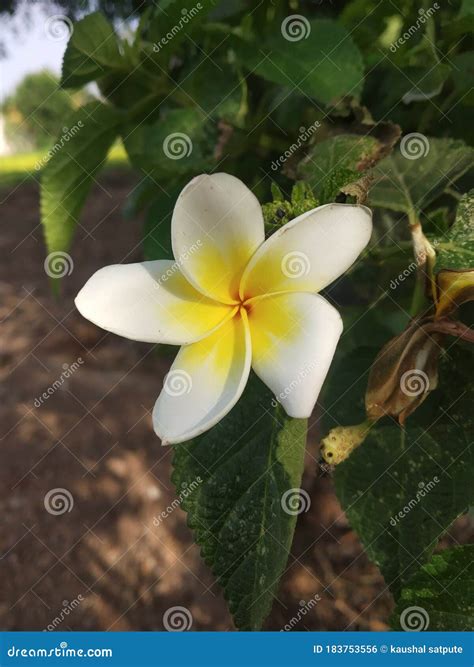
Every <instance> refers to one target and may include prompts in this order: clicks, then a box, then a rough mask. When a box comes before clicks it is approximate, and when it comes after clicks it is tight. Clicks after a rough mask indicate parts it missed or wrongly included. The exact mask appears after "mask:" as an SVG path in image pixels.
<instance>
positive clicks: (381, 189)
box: [369, 133, 473, 213]
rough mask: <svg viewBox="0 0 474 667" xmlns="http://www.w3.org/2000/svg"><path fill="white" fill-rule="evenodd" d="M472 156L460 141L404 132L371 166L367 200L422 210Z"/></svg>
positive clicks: (465, 167) (400, 208)
mask: <svg viewBox="0 0 474 667" xmlns="http://www.w3.org/2000/svg"><path fill="white" fill-rule="evenodd" d="M472 160H473V151H472V149H471V148H469V147H468V146H466V145H465V144H464V143H463V142H462V141H455V140H453V139H437V138H434V137H426V136H424V135H423V134H420V133H413V134H408V135H405V137H403V139H402V141H401V142H400V145H399V146H398V148H397V149H396V150H395V151H394V153H393V154H392V155H390V156H389V157H387V158H385V160H383V161H382V162H380V164H378V165H377V167H376V168H375V170H374V173H375V176H376V178H377V181H376V183H375V184H374V186H373V187H372V189H371V191H370V197H369V200H370V203H371V204H372V205H373V206H381V207H383V208H389V209H392V210H393V211H403V212H404V213H408V212H409V211H411V210H422V209H423V208H425V207H426V206H428V205H429V204H430V203H431V202H433V201H434V200H435V199H436V198H437V197H439V196H440V195H441V194H442V193H443V192H444V190H445V189H446V188H447V187H448V186H451V185H452V183H453V182H454V181H456V180H457V179H458V178H460V177H461V176H462V175H463V174H464V173H465V172H466V171H467V170H468V169H469V168H470V167H471V166H472V164H473V161H472Z"/></svg>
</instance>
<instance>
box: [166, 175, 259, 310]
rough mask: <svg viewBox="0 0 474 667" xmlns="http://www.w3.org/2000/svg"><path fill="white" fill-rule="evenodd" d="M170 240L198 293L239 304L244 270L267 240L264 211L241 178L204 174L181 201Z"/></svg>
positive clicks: (190, 185)
mask: <svg viewBox="0 0 474 667" xmlns="http://www.w3.org/2000/svg"><path fill="white" fill-rule="evenodd" d="M171 235H172V241H173V252H174V256H175V258H176V260H177V261H178V262H179V264H180V266H181V267H182V271H183V273H184V274H185V275H186V277H187V278H188V280H189V281H190V282H191V283H192V284H193V285H194V286H195V287H196V289H198V290H201V291H202V292H203V294H206V295H207V296H209V297H212V298H214V299H217V300H218V301H222V302H224V303H235V302H236V301H237V300H238V294H239V283H240V278H241V276H242V273H243V270H244V268H245V266H246V265H247V263H248V261H249V259H250V257H251V256H252V254H253V253H254V252H255V250H256V249H257V248H258V246H259V245H261V244H262V243H263V241H264V238H265V232H264V225H263V215H262V209H261V207H260V204H259V203H258V200H257V198H256V197H255V195H254V194H253V193H252V192H251V191H250V190H249V189H248V188H247V186H246V185H244V183H242V181H240V180H239V179H238V178H235V177H234V176H230V175H229V174H213V175H212V176H208V175H206V174H203V175H202V176H197V177H196V178H194V179H193V180H192V181H191V182H190V183H188V185H187V186H186V187H185V188H184V190H183V191H182V192H181V194H180V195H179V197H178V200H177V202H176V206H175V208H174V211H173V218H172V221H171Z"/></svg>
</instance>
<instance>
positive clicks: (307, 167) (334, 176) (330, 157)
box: [298, 134, 380, 204]
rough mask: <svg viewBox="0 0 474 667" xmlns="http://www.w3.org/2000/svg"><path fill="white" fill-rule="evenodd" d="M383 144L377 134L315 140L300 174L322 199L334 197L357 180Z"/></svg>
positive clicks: (339, 136) (303, 162)
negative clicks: (316, 141) (317, 141)
mask: <svg viewBox="0 0 474 667" xmlns="http://www.w3.org/2000/svg"><path fill="white" fill-rule="evenodd" d="M379 147H380V144H379V142H378V141H377V139H375V138H374V137H367V136H358V135H356V134H340V135H337V136H335V137H330V138H329V139H326V140H325V141H321V142H320V143H318V144H315V145H314V146H313V147H312V148H311V151H310V152H309V154H308V155H307V157H306V158H305V159H304V160H303V161H302V162H301V163H300V165H299V167H298V174H299V175H300V176H301V178H304V179H305V180H306V181H307V182H308V183H309V184H310V185H311V187H312V189H313V192H314V193H315V195H316V196H317V197H318V198H319V199H320V200H321V202H322V203H323V204H324V203H327V202H331V201H334V199H335V198H336V196H337V194H338V192H339V191H340V190H341V188H342V187H344V186H345V185H347V184H348V183H351V182H352V181H355V180H357V179H358V178H360V176H361V175H362V171H364V169H365V168H366V167H367V166H368V165H369V164H370V162H371V159H372V156H374V155H375V154H376V152H377V150H378V149H379Z"/></svg>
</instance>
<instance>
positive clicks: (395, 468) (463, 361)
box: [335, 351, 474, 595]
mask: <svg viewBox="0 0 474 667" xmlns="http://www.w3.org/2000/svg"><path fill="white" fill-rule="evenodd" d="M473 371H474V364H473V363H472V357H470V356H468V355H467V354H466V353H462V352H459V351H458V352H457V353H455V352H454V351H453V352H452V353H450V355H449V358H447V359H446V360H445V362H444V363H443V366H442V369H441V373H440V385H441V386H442V387H443V388H444V392H443V393H442V394H441V396H440V392H439V390H438V392H436V391H435V392H433V393H432V394H431V395H430V396H429V398H428V399H427V400H426V402H425V405H426V409H425V410H424V411H423V410H422V409H420V411H417V412H416V413H415V414H414V415H413V416H411V417H410V418H409V420H408V426H407V428H406V430H403V429H402V428H401V427H397V426H384V427H379V428H374V429H373V431H372V432H371V433H370V435H369V436H368V438H367V439H366V441H365V442H364V443H363V444H362V445H361V447H360V448H359V449H358V450H356V451H355V452H354V453H353V454H352V455H351V456H350V458H349V459H348V460H347V461H345V462H344V463H342V464H341V465H340V466H338V467H337V469H336V473H335V482H336V490H337V495H338V498H339V500H340V502H341V505H342V507H343V509H344V510H345V512H346V513H347V515H348V518H349V521H350V523H351V526H352V527H353V528H354V529H355V530H356V531H357V533H358V535H359V537H360V539H361V541H362V543H363V544H364V546H365V548H366V550H367V553H368V555H369V558H371V560H373V561H374V562H375V563H377V565H378V566H379V567H380V569H381V571H382V574H383V575H384V577H385V580H386V582H387V584H388V585H389V586H390V588H391V589H392V591H393V592H394V594H395V595H396V594H397V593H398V592H399V591H400V589H401V588H402V587H403V586H404V585H405V583H406V582H407V581H408V579H409V578H410V577H411V576H412V575H413V574H414V572H416V571H417V570H418V569H419V568H420V567H421V566H422V565H423V564H424V563H425V562H426V561H427V559H428V558H429V557H430V554H431V552H432V550H433V548H434V546H435V545H436V542H437V540H438V538H439V537H440V536H441V535H442V534H443V532H444V531H445V530H447V529H448V528H449V526H450V525H451V523H452V521H454V519H455V518H456V517H457V516H459V515H460V514H461V513H463V512H464V511H465V510H466V509H467V507H468V506H469V504H470V503H472V500H473V498H472V493H473V489H472V463H473V461H472V452H471V449H470V448H471V447H472V442H473V436H474V418H473V416H472V403H473V398H474V385H473V383H472V382H470V380H469V378H470V377H472V373H473ZM418 381H419V382H420V383H422V382H423V377H421V378H418ZM417 386H418V387H419V386H420V385H417ZM421 386H422V385H421ZM407 388H408V390H415V389H416V387H415V385H408V384H407ZM419 413H420V414H419ZM428 413H429V417H428ZM418 424H419V425H418ZM421 424H423V425H421Z"/></svg>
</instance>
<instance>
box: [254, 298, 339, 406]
mask: <svg viewBox="0 0 474 667" xmlns="http://www.w3.org/2000/svg"><path fill="white" fill-rule="evenodd" d="M250 304H251V305H250V308H249V315H248V318H249V326H250V335H251V339H252V367H253V369H254V371H255V372H256V374H257V375H258V376H259V378H260V379H261V380H263V382H265V384H266V385H267V386H268V387H269V388H270V389H271V390H272V391H273V392H274V393H275V396H276V398H277V400H278V401H279V402H280V403H281V404H282V406H283V407H284V409H285V411H286V412H287V414H288V415H290V417H309V416H310V414H311V412H312V410H313V408H314V405H315V403H316V400H317V398H318V395H319V392H320V390H321V387H322V385H323V382H324V379H325V377H326V374H327V372H328V370H329V366H330V364H331V361H332V358H333V355H334V351H335V349H336V345H337V342H338V340H339V336H340V335H341V333H342V320H341V317H340V315H339V313H338V312H337V310H336V309H335V308H333V306H331V305H330V304H329V303H328V302H327V301H326V300H325V299H323V297H322V296H319V294H308V293H307V292H301V293H285V294H277V295H271V296H264V297H260V298H257V299H255V300H254V301H251V302H250Z"/></svg>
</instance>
